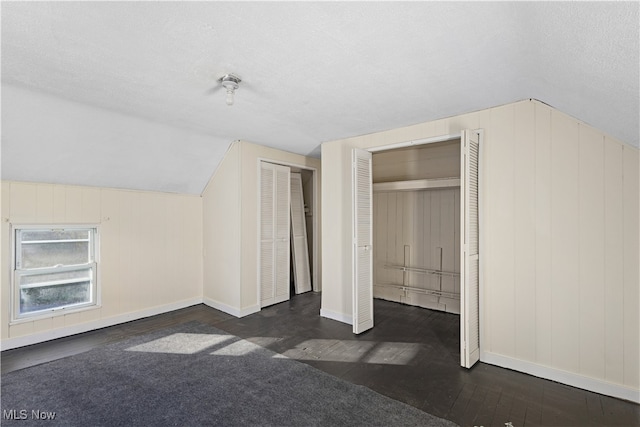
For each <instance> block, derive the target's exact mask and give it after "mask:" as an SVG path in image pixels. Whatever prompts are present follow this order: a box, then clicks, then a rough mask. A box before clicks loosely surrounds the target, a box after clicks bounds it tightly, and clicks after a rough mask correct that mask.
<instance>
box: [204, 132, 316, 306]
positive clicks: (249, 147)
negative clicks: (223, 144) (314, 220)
mask: <svg viewBox="0 0 640 427" xmlns="http://www.w3.org/2000/svg"><path fill="white" fill-rule="evenodd" d="M260 160H267V161H271V162H273V163H282V164H285V165H291V164H294V165H299V166H303V167H308V168H315V169H316V170H317V174H318V176H317V179H318V193H320V160H319V159H315V158H310V157H305V156H301V155H298V154H293V153H287V152H284V151H280V150H275V149H272V148H268V147H264V146H260V145H256V144H252V143H249V142H245V141H240V142H237V143H235V144H234V145H233V146H232V148H231V149H230V150H229V153H228V154H227V156H226V157H225V159H224V160H223V161H222V163H221V165H220V167H219V169H218V171H217V172H216V174H215V175H214V177H213V178H212V179H211V182H210V183H209V186H208V187H207V190H206V191H205V193H204V195H203V196H204V208H205V212H204V221H205V227H204V228H205V237H204V246H205V270H206V271H205V279H204V289H205V290H204V300H205V303H207V304H209V305H211V306H212V307H215V308H218V309H220V310H222V311H225V312H227V313H230V314H233V315H235V316H245V315H247V314H251V313H255V312H257V311H260V302H259V300H258V280H257V277H258V268H257V267H258V215H259V210H258V188H259V187H258V176H259V175H258V166H259V163H258V162H259V161H260ZM317 201H318V204H320V194H318V197H317ZM318 212H320V206H318ZM223 228H224V230H223ZM216 230H217V231H216ZM320 230H321V228H320V218H318V237H319V235H320ZM220 233H223V234H222V235H220ZM318 240H319V242H318V244H320V239H318ZM210 254H217V255H215V256H217V257H219V259H217V260H211V256H212V255H210ZM319 262H320V260H319ZM318 269H320V266H318ZM319 273H320V270H319ZM319 277H320V276H319ZM319 280H320V281H321V279H319Z"/></svg>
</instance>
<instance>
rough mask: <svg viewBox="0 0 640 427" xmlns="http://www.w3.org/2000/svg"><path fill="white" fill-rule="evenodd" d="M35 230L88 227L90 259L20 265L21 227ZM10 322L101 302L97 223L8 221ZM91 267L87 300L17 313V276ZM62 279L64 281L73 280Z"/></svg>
mask: <svg viewBox="0 0 640 427" xmlns="http://www.w3.org/2000/svg"><path fill="white" fill-rule="evenodd" d="M35 230H88V231H89V262H87V263H84V264H76V265H57V266H53V267H42V268H29V269H23V268H21V250H20V249H21V245H22V241H21V239H20V238H19V236H20V234H21V232H22V231H35ZM11 254H12V260H11V303H10V304H11V324H15V323H22V322H25V321H34V320H38V319H44V318H51V317H55V316H61V315H65V314H69V313H75V312H78V311H84V310H88V309H94V308H97V307H99V306H100V293H99V290H100V287H99V276H98V265H99V257H100V256H99V255H100V230H99V227H98V225H96V224H11ZM86 269H90V270H91V285H90V298H89V301H88V302H83V303H76V304H67V305H62V306H59V307H52V308H47V309H44V310H38V311H33V312H30V313H20V279H21V278H22V277H28V276H33V275H40V274H46V273H63V272H67V271H79V270H86ZM72 282H73V279H71V280H70V281H65V283H72Z"/></svg>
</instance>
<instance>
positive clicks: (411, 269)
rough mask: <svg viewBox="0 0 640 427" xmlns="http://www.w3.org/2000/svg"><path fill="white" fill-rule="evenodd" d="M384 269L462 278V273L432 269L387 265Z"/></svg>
mask: <svg viewBox="0 0 640 427" xmlns="http://www.w3.org/2000/svg"><path fill="white" fill-rule="evenodd" d="M384 268H390V269H392V270H401V271H408V272H411V273H422V274H435V275H440V276H451V277H459V276H460V273H456V272H455V271H442V270H432V269H430V268H417V267H405V266H403V265H393V264H385V266H384Z"/></svg>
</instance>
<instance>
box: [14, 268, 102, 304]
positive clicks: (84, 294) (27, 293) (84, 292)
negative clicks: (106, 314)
mask: <svg viewBox="0 0 640 427" xmlns="http://www.w3.org/2000/svg"><path fill="white" fill-rule="evenodd" d="M89 302H91V269H83V270H79V271H68V272H64V273H49V274H38V275H31V276H22V278H21V281H20V314H25V313H31V312H34V311H41V310H46V309H50V308H55V307H64V306H67V305H73V304H82V303H89Z"/></svg>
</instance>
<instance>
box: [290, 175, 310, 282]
mask: <svg viewBox="0 0 640 427" xmlns="http://www.w3.org/2000/svg"><path fill="white" fill-rule="evenodd" d="M291 246H292V248H291V249H292V251H293V252H292V253H293V257H292V258H293V283H294V288H295V291H296V294H300V293H303V292H308V291H310V290H311V272H310V271H309V247H308V246H307V224H306V221H305V216H304V199H303V195H302V175H301V174H300V173H291Z"/></svg>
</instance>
